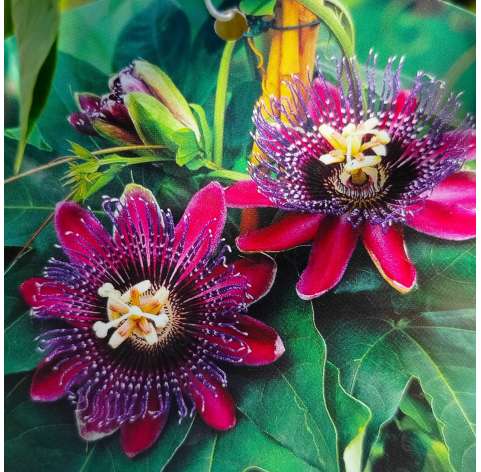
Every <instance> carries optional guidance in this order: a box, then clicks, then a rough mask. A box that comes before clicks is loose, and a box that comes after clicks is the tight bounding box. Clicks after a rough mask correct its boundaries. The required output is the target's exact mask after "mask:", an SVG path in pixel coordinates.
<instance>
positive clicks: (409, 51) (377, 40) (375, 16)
mask: <svg viewBox="0 0 481 472" xmlns="http://www.w3.org/2000/svg"><path fill="white" fill-rule="evenodd" d="M350 4H351V5H350V7H351V8H350V11H351V13H352V16H353V19H354V22H355V25H356V53H357V56H358V57H359V59H360V61H361V63H363V62H364V60H365V58H366V57H367V55H368V53H369V50H370V49H371V48H374V49H375V51H376V52H377V53H379V60H378V64H380V65H384V64H385V63H386V61H387V58H388V57H389V56H398V57H399V56H404V55H405V56H406V61H405V64H404V67H403V71H404V73H405V74H406V75H407V76H409V77H414V76H415V75H416V72H417V71H419V70H423V71H425V72H429V73H432V74H435V75H436V76H437V78H439V79H447V80H448V88H449V89H450V88H451V87H453V88H454V91H456V92H460V91H464V92H465V94H464V97H463V102H464V105H465V109H466V110H467V111H471V112H474V111H475V110H476V107H475V97H476V95H475V93H476V87H475V83H476V80H475V78H476V75H475V74H476V70H475V69H476V68H475V56H474V54H473V53H474V49H473V48H474V45H475V42H476V34H475V31H476V30H475V28H476V25H475V23H476V22H475V16H474V15H473V14H472V13H470V12H468V11H467V10H463V9H462V8H459V7H457V6H455V5H452V4H450V2H424V3H422V4H421V3H417V4H416V5H413V4H409V3H408V2H386V1H385V0H363V1H362V2H359V1H354V0H351V1H350ZM372 25H378V27H376V28H373V27H372ZM393 25H395V27H393Z"/></svg>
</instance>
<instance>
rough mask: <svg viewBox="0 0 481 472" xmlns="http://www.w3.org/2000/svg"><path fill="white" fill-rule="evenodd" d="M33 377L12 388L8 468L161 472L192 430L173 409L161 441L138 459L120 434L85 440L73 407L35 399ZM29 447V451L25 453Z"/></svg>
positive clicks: (22, 471) (47, 471)
mask: <svg viewBox="0 0 481 472" xmlns="http://www.w3.org/2000/svg"><path fill="white" fill-rule="evenodd" d="M29 384H30V381H29V379H27V381H26V382H22V384H21V385H20V386H19V387H17V388H14V389H13V391H10V392H9V403H10V404H13V408H12V409H10V410H9V411H7V412H6V415H5V417H6V419H5V421H6V424H7V425H8V427H7V428H6V431H5V467H6V468H7V469H9V470H15V472H28V471H32V470H35V471H36V472H64V471H66V470H68V471H69V472H87V471H88V472H97V471H99V470H102V471H105V472H124V471H125V472H127V471H129V472H159V471H160V470H163V469H164V467H165V466H166V464H167V463H168V462H169V461H170V459H171V458H172V456H173V455H174V454H175V452H176V451H177V449H178V448H179V447H180V445H181V444H182V443H183V441H184V440H185V438H186V436H187V435H188V433H189V430H190V428H191V425H192V422H193V419H190V418H187V419H185V420H184V421H183V422H182V423H181V424H180V425H179V424H178V421H177V418H176V415H175V414H174V413H173V414H172V415H171V417H170V418H169V422H168V424H167V426H166V427H165V429H164V431H163V433H162V436H161V437H160V439H159V441H158V442H157V443H156V444H155V445H154V446H153V447H152V449H151V450H150V451H149V453H146V454H142V455H141V456H139V457H137V458H136V459H135V460H132V459H129V458H127V456H126V455H125V454H124V453H123V452H122V450H121V448H120V444H119V441H120V438H119V434H114V435H112V436H111V437H108V438H106V439H104V440H102V441H96V442H91V443H86V442H85V441H84V440H82V439H81V438H80V436H79V435H78V432H77V428H76V426H75V424H74V416H73V413H72V411H73V406H72V405H70V404H67V402H66V401H59V402H55V404H46V403H34V402H32V401H31V400H30V398H29V394H28V387H29ZM25 450H28V451H29V453H28V454H25Z"/></svg>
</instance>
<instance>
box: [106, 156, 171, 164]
mask: <svg viewBox="0 0 481 472" xmlns="http://www.w3.org/2000/svg"><path fill="white" fill-rule="evenodd" d="M97 162H98V163H99V164H100V165H101V166H106V165H110V164H129V165H135V164H146V163H148V162H172V159H171V158H169V157H159V156H144V157H123V156H112V157H104V158H103V159H100V160H99V161H97Z"/></svg>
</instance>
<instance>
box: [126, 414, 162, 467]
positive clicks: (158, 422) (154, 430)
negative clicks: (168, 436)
mask: <svg viewBox="0 0 481 472" xmlns="http://www.w3.org/2000/svg"><path fill="white" fill-rule="evenodd" d="M168 417H169V410H167V411H165V412H163V413H162V414H161V415H160V416H157V417H155V418H154V417H153V416H151V415H147V416H145V417H144V418H140V419H138V420H136V421H134V422H133V423H124V424H123V425H122V426H121V427H120V444H121V446H122V449H123V451H124V452H125V454H126V455H127V456H128V457H130V458H132V457H135V456H136V455H137V454H140V453H141V452H143V451H145V450H146V449H149V448H150V447H152V446H153V445H154V443H155V442H156V441H157V439H158V438H159V436H160V434H161V433H162V431H163V429H164V427H165V424H166V423H167V419H168Z"/></svg>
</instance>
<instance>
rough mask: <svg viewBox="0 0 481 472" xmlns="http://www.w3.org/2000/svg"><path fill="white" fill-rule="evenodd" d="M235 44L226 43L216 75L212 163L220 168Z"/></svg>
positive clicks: (232, 42) (233, 42)
mask: <svg viewBox="0 0 481 472" xmlns="http://www.w3.org/2000/svg"><path fill="white" fill-rule="evenodd" d="M235 44H236V42H235V41H227V42H226V44H225V46H224V51H223V53H222V58H221V60H220V66H219V73H218V75H217V89H216V93H215V106H214V162H215V163H216V164H217V165H218V166H222V157H223V153H224V122H225V107H226V102H227V85H228V83H229V69H230V62H231V59H232V53H233V52H234V47H235Z"/></svg>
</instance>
